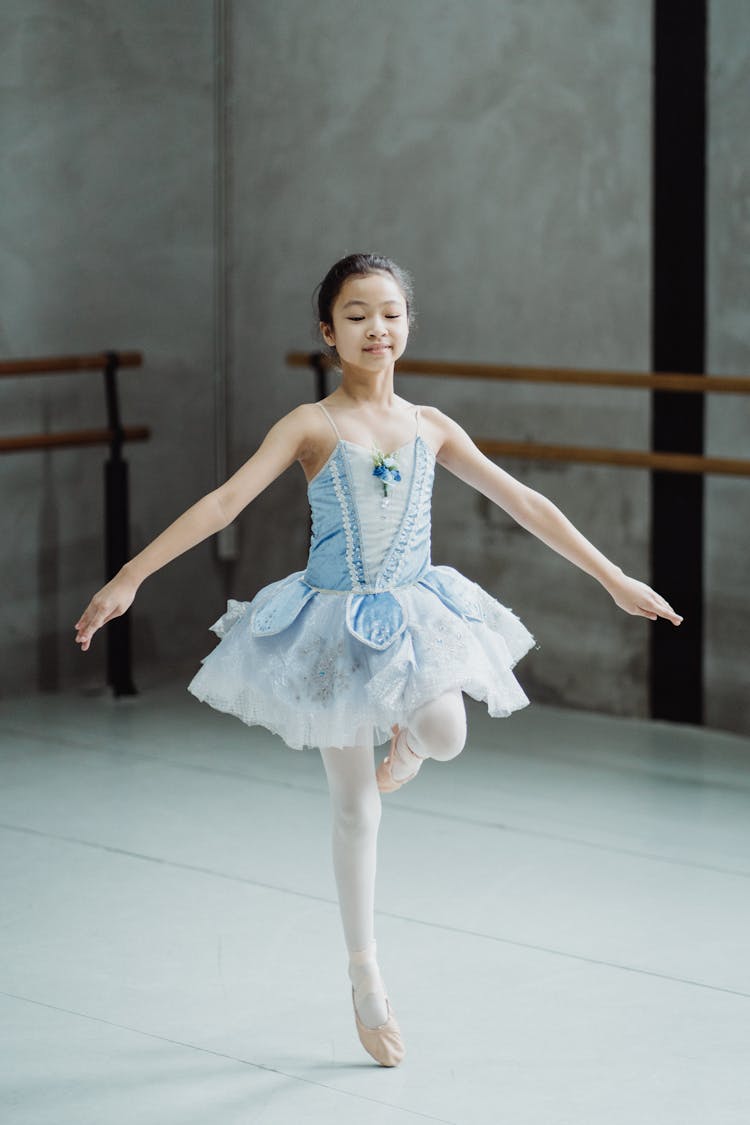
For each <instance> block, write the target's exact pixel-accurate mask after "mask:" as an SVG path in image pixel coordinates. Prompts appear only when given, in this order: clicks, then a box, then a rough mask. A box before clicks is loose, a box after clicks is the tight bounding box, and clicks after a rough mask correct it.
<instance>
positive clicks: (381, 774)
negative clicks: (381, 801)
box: [375, 723, 424, 793]
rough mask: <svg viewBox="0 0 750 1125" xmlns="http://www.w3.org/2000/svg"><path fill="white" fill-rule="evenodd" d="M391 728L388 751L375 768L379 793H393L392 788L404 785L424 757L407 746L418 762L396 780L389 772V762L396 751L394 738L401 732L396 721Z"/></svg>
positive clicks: (417, 769)
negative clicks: (411, 770) (405, 774)
mask: <svg viewBox="0 0 750 1125" xmlns="http://www.w3.org/2000/svg"><path fill="white" fill-rule="evenodd" d="M391 730H392V731H393V738H392V739H391V748H390V750H389V751H388V754H387V756H386V757H385V758H383V761H382V762H381V763H380V765H379V766H378V768H377V769H376V770H375V777H376V778H377V781H378V789H379V790H380V792H381V793H393V792H394V790H396V789H400V788H401V786H402V785H406V783H407V781H411V779H412V778H413V777H416V776H417V773H418V772H419V767H420V766H421V765H422V762H423V761H424V758H422V757H420V755H419V754H415V753H414V751H413V750H412V749H411V748H408V752H409V754H411V755H412V757H413V758H414V759H415V760H416V761H417V762H418V765H417V768H416V769H415V770H414V772H413V773H410V774H409V776H408V777H402V778H401V779H400V780H398V781H397V780H396V778H395V777H394V776H393V774H392V773H391V763H392V762H393V756H394V754H395V753H396V739H397V738H398V736H399V734H400V733H401V728H400V727H399V725H398V723H394V724H393V726H392V727H391Z"/></svg>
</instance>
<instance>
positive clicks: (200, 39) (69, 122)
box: [0, 0, 222, 693]
mask: <svg viewBox="0 0 750 1125" xmlns="http://www.w3.org/2000/svg"><path fill="white" fill-rule="evenodd" d="M212 51H213V47H212V18H211V5H210V4H207V3H205V2H202V0H186V2H183V3H181V4H180V5H175V4H166V3H157V4H153V3H150V2H148V0H138V2H135V3H129V4H125V5H123V4H118V3H116V2H114V0H109V2H105V3H98V4H91V3H87V2H83V0H69V2H67V3H65V4H58V3H54V2H50V0H24V2H23V3H9V4H6V5H4V7H3V14H2V17H0V68H1V69H2V74H3V101H4V109H5V113H4V116H3V135H2V145H0V159H1V160H2V183H3V207H2V231H1V234H0V253H1V254H2V270H0V275H1V276H2V328H1V333H2V334H1V337H0V347H1V348H2V353H3V354H4V355H7V356H25V355H45V354H53V355H57V354H65V353H74V352H94V351H97V350H99V349H102V348H121V349H126V348H137V349H141V350H142V351H143V352H144V354H145V357H146V362H145V366H144V367H143V368H142V369H140V370H135V371H132V372H127V373H124V374H123V375H122V376H121V380H120V382H121V387H122V403H123V419H124V421H125V422H126V423H144V424H148V425H149V426H151V427H152V431H153V436H152V439H151V441H150V442H149V443H148V444H139V445H135V444H134V445H132V446H129V447H126V455H127V457H128V460H129V462H130V476H131V510H132V551H133V553H135V552H136V551H137V550H140V549H141V548H142V547H143V546H144V545H145V544H146V543H147V542H148V541H149V540H150V539H152V538H153V537H154V536H155V535H156V534H158V532H159V531H161V530H162V528H163V527H164V526H165V525H166V524H167V523H169V522H171V520H172V519H174V518H175V517H176V516H177V515H179V513H180V512H181V511H183V510H184V508H186V507H188V506H189V505H190V504H191V503H193V502H194V501H195V500H196V499H197V498H198V497H199V496H200V495H201V494H202V493H203V492H205V491H206V490H207V486H208V485H209V484H210V483H211V473H212V468H213V444H212V431H211V426H210V421H208V422H207V420H210V416H211V413H212V410H213V391H212V376H211V364H212V318H213V308H212V260H213V246H212V175H213V171H212V169H213V140H212V130H213V124H212V101H211V78H212ZM0 413H1V414H2V432H3V433H4V434H9V433H23V432H29V433H34V432H43V431H47V430H66V429H77V428H81V427H86V426H89V425H90V426H102V425H105V424H106V414H105V408H104V392H103V379H102V377H101V376H100V375H97V374H93V375H92V374H74V375H65V376H48V377H45V378H41V377H39V378H24V379H18V380H12V381H11V380H0ZM104 459H105V448H104V447H90V448H87V449H83V450H75V449H71V450H59V451H55V452H50V453H46V452H45V453H23V454H20V453H19V454H13V455H7V456H5V457H3V458H2V459H0V473H1V474H2V477H1V478H0V480H1V485H2V494H3V523H4V528H5V533H4V535H3V536H2V541H0V572H2V574H3V577H4V582H3V619H4V625H5V627H4V629H3V634H2V640H1V641H0V664H2V669H3V671H2V677H1V679H2V686H1V688H0V690H2V691H3V692H4V693H8V692H14V691H21V690H33V689H34V688H35V687H39V688H42V689H55V688H58V687H65V686H67V685H70V684H83V685H87V684H90V685H91V686H94V685H97V684H102V683H103V682H104V676H105V673H104V669H105V643H104V634H103V633H101V634H99V635H98V636H97V637H95V639H94V642H93V645H92V647H91V649H90V650H89V652H88V653H85V654H83V653H81V652H80V651H79V649H78V646H76V645H75V644H74V640H73V638H74V635H75V634H74V629H73V624H74V622H75V621H76V620H77V619H78V617H79V615H80V613H81V612H82V610H83V609H84V607H85V606H86V604H87V603H88V601H89V598H90V597H91V596H92V594H93V593H94V592H95V591H96V590H97V589H98V588H99V587H100V586H101V585H102V584H103V581H104V569H103V568H104V559H103V542H102V524H103V499H102V493H103V488H102V480H103V468H102V466H103V461H104ZM212 551H213V547H212V545H211V544H202V545H201V546H199V547H198V548H196V550H195V551H193V552H190V553H189V554H187V555H184V556H182V557H181V558H180V559H178V560H176V561H175V562H174V563H173V564H172V566H171V568H170V569H168V570H165V571H161V572H160V573H159V574H157V575H154V576H153V577H152V578H150V579H149V580H148V581H147V582H146V583H145V584H144V586H143V587H142V589H141V591H140V593H139V596H138V600H137V603H136V604H135V606H134V607H133V610H132V611H131V613H132V615H133V644H134V657H135V664H136V668H137V669H140V670H141V673H140V674H139V675H137V676H136V683H138V682H139V680H140V681H141V682H143V681H144V680H145V679H147V678H148V679H151V678H152V677H153V676H154V675H162V674H164V673H165V672H166V671H167V670H168V669H169V667H170V665H171V664H172V662H173V661H174V659H175V657H178V656H179V655H180V654H181V653H184V652H185V650H186V649H188V648H189V649H191V650H192V651H193V652H194V653H196V655H197V652H198V650H199V649H201V648H203V649H205V650H207V649H208V648H210V647H211V646H210V643H209V644H208V645H207V640H208V637H209V636H210V635H209V634H206V632H205V629H206V623H207V622H210V621H212V620H215V617H212V616H211V615H212V614H214V612H215V610H216V607H217V605H218V603H219V601H220V598H221V596H222V583H221V575H220V573H219V571H218V569H217V568H216V567H215V566H213V565H212V563H211V555H212ZM146 666H149V671H148V673H146V672H145V671H143V669H145V667H146Z"/></svg>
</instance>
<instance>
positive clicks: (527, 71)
mask: <svg viewBox="0 0 750 1125" xmlns="http://www.w3.org/2000/svg"><path fill="white" fill-rule="evenodd" d="M387 8H388V12H389V15H388V19H383V14H382V6H381V5H372V4H367V3H361V4H354V5H352V9H353V11H352V18H351V21H349V20H342V19H341V17H340V5H339V4H338V3H337V2H336V0H320V2H319V3H317V4H316V5H315V6H314V7H311V6H310V5H308V4H306V3H305V2H304V0H286V2H285V3H284V4H281V5H279V4H272V3H270V2H268V3H262V4H256V5H254V6H253V7H252V8H249V7H246V8H243V9H240V11H239V13H238V18H237V23H236V29H235V42H236V44H237V58H236V85H235V88H234V104H235V114H236V121H237V125H236V127H235V131H236V147H235V177H236V195H235V200H234V211H235V223H236V236H235V252H236V255H237V259H236V274H235V284H236V293H237V301H236V309H237V310H238V315H237V321H236V332H235V341H234V346H235V353H236V355H237V356H238V357H239V356H243V357H245V356H247V359H243V360H242V361H241V362H238V363H237V367H236V374H237V378H236V380H235V383H234V393H235V395H236V400H237V409H236V411H235V415H234V417H235V426H236V429H235V434H234V447H235V449H236V450H237V451H238V454H239V451H240V450H242V448H243V445H244V447H245V448H246V450H247V452H248V453H249V452H250V451H251V449H252V446H253V443H254V441H255V439H256V435H257V434H258V433H259V432H260V431H261V430H262V429H263V428H264V427H265V426H266V425H267V424H269V423H270V422H271V421H272V420H273V419H274V418H275V417H276V416H277V415H278V414H280V413H282V412H284V411H286V410H288V409H290V408H291V407H292V406H293V405H294V404H295V403H296V402H297V401H298V400H299V398H300V397H305V396H307V397H310V396H311V393H312V381H311V379H310V377H309V376H308V377H305V376H304V375H300V374H299V373H298V372H294V371H292V372H290V371H285V369H284V366H283V363H282V362H281V361H280V357H281V356H283V354H284V352H285V351H286V350H287V349H288V348H290V347H298V348H305V347H308V346H309V345H310V342H311V339H310V336H309V335H308V332H307V320H306V319H305V317H306V313H307V310H308V309H309V304H310V293H311V291H312V290H313V288H314V286H315V284H316V283H317V281H318V280H319V279H320V278H321V277H322V275H323V273H324V272H325V270H326V269H327V268H328V266H329V265H330V264H331V263H332V262H333V261H334V260H335V259H336V258H337V257H339V256H340V255H342V254H344V253H348V252H350V251H354V250H360V249H374V250H377V251H379V252H382V253H386V254H390V255H392V256H393V257H395V258H396V259H397V260H399V261H402V262H403V264H404V265H406V266H407V267H409V268H410V269H411V270H412V271H413V273H414V275H415V278H416V284H417V294H416V296H417V307H418V310H419V325H418V329H417V330H416V331H415V332H414V334H413V336H412V338H411V341H410V345H409V353H410V354H412V355H414V356H426V357H435V358H446V359H448V358H463V359H469V360H485V361H490V362H491V361H508V362H515V363H530V364H535V363H537V364H543V363H546V362H550V363H555V362H556V363H560V364H570V365H577V364H580V365H592V366H595V365H596V364H607V365H609V366H612V367H624V368H643V367H644V366H647V365H648V357H649V338H648V332H649V325H648V317H649V289H648V277H649V229H648V222H647V217H648V213H649V206H650V201H649V190H650V187H649V185H650V179H649V146H650V133H649V120H650V117H649V113H650V83H649V67H650V49H651V47H650V21H649V4H648V3H647V2H646V0H639V2H638V3H635V4H634V3H627V4H626V3H620V4H617V5H613V4H611V3H598V4H597V3H585V4H584V3H580V2H578V0H565V2H562V3H561V2H560V0H546V2H540V3H536V4H533V5H532V4H525V3H521V2H515V3H508V2H506V3H504V4H498V3H497V0H472V3H471V4H470V5H469V6H468V8H467V6H466V5H458V4H456V3H453V2H451V3H446V2H440V0H418V2H412V3H409V4H397V3H393V4H389V5H387ZM364 45H366V46H364ZM240 122H241V123H242V124H241V125H240V124H239V123H240ZM240 309H241V310H242V312H241V314H240V312H239V310H240ZM251 357H253V358H251ZM257 380H262V382H263V384H264V387H265V389H266V390H267V395H266V396H265V397H264V399H263V401H262V403H261V404H260V406H255V405H254V397H255V395H256V394H257ZM398 389H399V390H400V393H402V394H403V395H404V396H405V397H407V398H409V399H412V400H415V401H424V402H432V403H435V404H436V405H438V406H440V407H441V408H442V409H445V410H446V411H447V412H448V413H450V414H452V415H453V416H454V417H456V418H457V419H458V420H459V421H460V422H461V423H462V424H463V425H465V426H466V427H467V429H468V430H469V432H471V433H474V434H485V435H486V436H493V435H497V436H503V435H505V436H507V437H515V436H524V437H529V438H535V439H538V440H544V439H550V440H553V441H568V442H570V443H571V444H573V443H576V442H578V441H580V442H581V443H586V442H589V443H590V444H593V443H600V444H603V445H604V444H607V443H608V442H612V443H613V444H615V445H617V444H621V445H625V446H633V447H636V448H637V447H639V446H640V447H643V446H644V445H645V444H647V441H648V403H647V401H646V398H645V396H637V395H635V394H632V393H628V392H626V391H617V390H613V391H608V392H603V393H602V394H601V395H598V396H594V395H592V394H591V392H590V391H587V390H586V389H580V388H572V387H571V388H568V387H566V388H559V389H555V388H554V387H549V386H542V387H533V388H532V387H528V388H523V387H520V386H513V385H503V384H497V385H495V386H493V387H491V388H488V387H487V386H486V385H482V384H477V383H474V384H470V383H466V384H464V385H463V386H455V385H452V384H449V383H448V382H446V381H445V380H438V379H433V380H427V379H422V378H419V379H418V378H415V377H406V376H403V377H401V379H400V380H399V383H398ZM505 467H507V469H508V470H509V471H510V472H512V473H513V474H514V475H516V476H518V477H519V478H521V479H523V480H525V481H527V482H528V483H529V484H531V485H532V486H533V487H535V488H539V489H540V490H541V491H542V492H544V493H546V494H547V495H548V496H550V497H551V498H552V499H554V500H555V502H557V503H559V504H560V506H561V507H562V509H563V510H564V511H565V512H566V514H567V515H568V516H569V517H570V518H571V519H572V520H573V522H574V523H575V524H576V525H578V526H579V527H580V528H581V530H582V531H583V532H584V534H585V535H586V536H587V537H589V538H591V539H592V540H593V542H594V543H595V544H596V545H597V546H599V547H600V548H601V549H602V550H603V551H604V552H605V553H606V554H608V555H609V556H611V557H612V558H613V559H615V560H616V561H617V562H618V563H620V565H622V566H623V568H624V569H625V570H627V571H630V572H632V573H634V574H637V575H640V576H644V577H645V576H646V567H647V540H646V535H647V503H648V488H647V479H646V475H645V473H635V472H618V471H617V470H615V469H607V468H601V469H600V468H595V469H594V468H591V469H589V468H585V467H577V466H570V467H568V468H563V469H561V468H560V467H553V466H551V465H549V464H544V463H538V464H531V463H528V462H523V461H516V462H514V463H512V464H511V463H507V464H506V466H505ZM303 483H304V478H303V475H302V473H301V471H300V470H299V468H298V467H296V466H295V467H293V469H292V470H291V471H290V472H289V473H288V474H285V476H284V477H282V478H280V479H279V480H278V481H277V482H275V484H274V485H273V486H271V487H270V488H269V489H268V490H267V491H266V493H264V494H263V496H262V497H260V498H259V500H258V501H256V503H255V504H254V505H253V506H252V508H251V509H250V510H248V512H247V513H246V515H245V517H244V519H243V532H244V535H245V541H246V544H247V545H250V544H257V549H256V550H246V552H245V554H244V556H243V566H242V568H241V570H240V574H239V575H238V581H237V584H236V588H237V591H238V593H242V594H243V595H247V594H250V593H252V592H253V591H254V590H255V588H256V586H257V585H258V584H259V583H261V582H265V581H268V580H270V579H271V578H272V577H274V576H277V575H278V574H280V573H285V572H286V571H287V570H290V569H295V568H296V567H297V566H302V565H304V553H305V532H306V529H305V528H304V527H303V516H304V511H305V495H304V487H303ZM279 516H280V517H281V519H282V522H283V525H284V528H285V530H286V532H287V535H286V537H285V538H284V539H281V538H279V539H277V540H274V541H268V540H267V539H265V537H264V536H263V529H264V528H265V526H266V522H267V520H268V519H269V518H272V517H273V518H278V517H279ZM433 559H434V561H435V562H440V563H451V564H453V565H455V566H457V567H458V568H459V569H461V570H463V571H464V572H465V573H466V574H468V575H469V576H470V577H472V578H475V579H476V580H478V581H481V582H482V583H483V584H484V585H485V586H486V587H487V588H488V589H489V590H490V591H491V592H492V593H494V594H495V595H496V596H497V597H499V598H500V600H501V601H504V602H505V604H507V605H510V606H511V607H512V608H513V609H514V610H515V611H516V612H517V613H518V614H519V615H520V616H521V617H522V618H523V620H524V621H525V622H526V623H527V625H528V626H529V628H530V629H531V630H532V632H534V634H535V635H536V636H537V638H538V640H539V643H540V645H541V648H540V649H539V650H537V651H534V652H532V653H531V654H529V656H527V657H526V658H525V659H524V662H523V665H522V666H519V676H520V678H521V679H522V681H523V682H524V684H525V685H526V686H527V687H528V690H529V692H530V694H531V696H532V697H533V698H535V699H538V700H546V701H552V702H560V703H568V704H572V705H575V706H581V707H590V708H593V709H603V710H610V711H613V712H616V713H620V714H639V715H643V714H645V708H646V692H645V673H646V658H647V632H648V628H649V627H650V623H649V622H646V621H645V620H644V619H636V618H632V617H628V616H626V615H625V614H623V613H622V611H621V610H619V609H617V607H616V606H615V605H614V603H613V602H612V600H611V599H610V598H609V596H608V595H607V594H606V592H605V591H604V590H603V589H602V587H601V586H599V585H598V583H596V582H594V581H593V580H592V579H591V578H589V577H588V575H585V574H584V573H583V572H581V571H579V570H578V569H577V568H575V567H573V566H571V564H570V563H568V562H567V561H566V560H565V559H563V558H562V557H561V556H559V555H557V554H555V553H554V552H551V551H550V550H549V549H548V548H547V547H545V546H544V545H543V544H541V543H540V541H539V540H537V539H535V538H534V537H532V536H530V535H529V534H528V533H527V532H525V531H523V530H522V529H520V528H519V527H518V525H516V524H514V523H513V521H512V520H511V519H510V518H509V517H507V516H506V515H505V514H504V513H503V512H502V511H501V510H500V509H497V508H494V509H492V510H488V509H487V505H486V503H485V502H484V500H483V498H482V497H480V496H479V495H478V494H476V493H473V494H470V493H469V491H467V486H466V485H464V484H462V483H461V482H459V481H457V480H456V479H455V478H452V477H450V475H449V474H447V473H446V472H444V471H443V470H440V469H439V470H438V476H437V481H436V494H435V507H434V549H433ZM665 593H668V592H666V591H665ZM571 623H573V628H571Z"/></svg>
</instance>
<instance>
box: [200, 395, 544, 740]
mask: <svg viewBox="0 0 750 1125" xmlns="http://www.w3.org/2000/svg"><path fill="white" fill-rule="evenodd" d="M317 405H318V406H319V407H320V408H321V410H323V412H324V413H325V415H326V417H327V418H328V421H329V422H330V424H331V426H332V427H333V430H334V432H335V434H336V439H337V441H336V446H335V447H334V450H333V452H332V453H331V455H330V457H329V458H328V460H327V461H326V463H325V465H324V466H323V468H322V469H320V471H319V472H318V473H317V474H316V475H315V477H314V478H313V479H312V480H311V481H310V482H309V483H308V488H307V494H308V499H309V502H310V508H311V512H312V535H311V540H310V553H309V556H308V560H307V567H306V569H305V570H300V571H295V572H294V573H293V574H290V575H288V576H287V577H286V578H282V579H280V580H279V581H277V582H272V583H271V584H270V585H268V586H264V587H263V588H262V589H261V590H259V591H258V593H257V594H256V595H255V597H254V598H253V599H252V601H249V602H244V601H236V600H234V599H231V598H230V599H229V601H228V602H227V610H226V613H224V614H223V615H222V616H221V617H220V618H219V620H218V621H216V622H215V623H214V624H213V625H211V626H210V628H211V631H212V632H214V633H215V634H216V635H217V636H218V637H220V638H221V640H220V643H219V644H218V645H217V646H216V647H215V648H214V650H213V651H212V652H211V653H209V655H208V656H206V657H204V658H203V660H202V661H201V668H200V669H199V671H198V672H197V673H196V675H195V676H194V677H193V679H192V680H191V682H190V684H189V685H188V691H190V692H191V693H192V694H193V695H194V696H195V697H196V698H197V699H199V700H201V701H202V702H205V703H208V704H209V705H210V706H211V707H214V708H216V709H217V710H218V711H224V712H227V713H229V714H232V715H236V716H237V718H239V719H241V720H242V721H243V722H244V723H247V724H248V725H251V726H252V725H255V724H259V725H261V726H264V727H266V728H267V729H268V730H270V731H273V733H274V734H278V735H279V736H280V737H281V738H282V739H283V740H284V742H285V743H286V744H287V745H288V746H289V747H291V748H292V749H295V750H304V749H306V748H308V747H310V748H312V747H324V746H352V745H361V744H362V743H369V744H370V745H372V746H378V745H380V744H381V743H383V742H386V741H388V740H389V739H390V738H391V735H392V731H391V727H392V725H393V724H394V723H398V724H399V725H400V726H406V725H408V718H409V716H410V715H411V713H412V712H413V711H414V710H415V709H416V708H417V707H419V706H421V704H423V703H426V702H427V701H428V700H430V699H434V698H435V697H436V696H438V695H441V694H442V693H443V692H445V691H448V690H450V689H455V688H460V689H461V690H462V691H464V692H466V694H467V695H470V696H472V698H474V699H476V700H481V701H484V702H486V704H487V709H488V711H489V714H490V715H493V716H502V717H504V716H507V715H510V714H511V712H513V711H516V710H518V709H519V708H521V707H525V706H526V705H527V704H528V702H529V700H528V697H527V696H526V694H525V693H524V691H523V689H522V688H521V685H520V684H519V683H518V681H517V680H516V678H515V676H514V675H513V673H512V671H511V669H512V668H513V666H514V665H515V664H516V662H517V661H518V660H520V659H521V657H522V656H524V654H525V653H527V652H528V651H529V649H530V648H532V647H533V646H534V644H535V641H534V638H533V637H532V635H531V633H530V632H529V631H528V629H527V628H526V626H525V625H524V624H523V623H522V622H521V621H520V619H519V618H518V617H517V616H516V615H515V614H514V613H513V612H512V611H511V610H510V609H508V608H507V607H506V606H504V605H501V604H500V602H498V601H496V600H495V598H493V597H491V596H490V594H488V593H487V592H486V591H485V590H483V589H482V587H481V586H479V585H477V583H475V582H472V581H470V580H469V579H468V578H466V577H465V576H464V575H463V574H461V573H460V572H459V571H457V570H455V569H454V568H453V567H451V566H433V565H432V562H431V557H430V510H431V500H432V486H433V481H434V476H435V454H434V452H433V450H432V448H431V447H430V446H429V444H428V443H427V442H426V441H425V440H424V439H423V438H422V436H421V434H420V433H419V407H416V408H415V430H416V432H415V435H414V437H413V438H412V440H411V441H410V442H408V443H407V444H406V445H403V446H401V447H400V448H399V449H398V450H395V451H394V454H392V456H395V457H396V459H397V461H398V465H399V470H400V473H401V480H400V481H399V482H396V483H393V484H391V485H390V486H389V489H388V496H387V498H386V497H384V490H383V484H382V481H381V480H380V479H379V477H378V476H375V475H374V474H373V469H374V461H373V456H372V452H371V451H370V450H369V449H368V448H366V447H365V446H363V445H359V444H357V443H355V442H351V441H346V440H344V439H343V438H342V437H341V435H340V434H339V431H338V429H337V427H336V424H335V422H334V421H333V419H332V417H331V415H330V414H329V412H328V411H327V410H326V408H325V407H324V406H323V404H322V403H317ZM537 647H538V646H537Z"/></svg>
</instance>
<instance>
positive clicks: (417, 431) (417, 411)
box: [414, 406, 419, 437]
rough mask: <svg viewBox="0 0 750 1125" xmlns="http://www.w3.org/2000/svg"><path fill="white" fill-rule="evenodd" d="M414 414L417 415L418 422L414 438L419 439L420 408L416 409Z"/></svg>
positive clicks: (416, 407)
mask: <svg viewBox="0 0 750 1125" xmlns="http://www.w3.org/2000/svg"><path fill="white" fill-rule="evenodd" d="M414 414H415V417H416V421H417V428H416V430H415V431H414V437H417V435H418V434H419V407H418V406H415V407H414Z"/></svg>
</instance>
